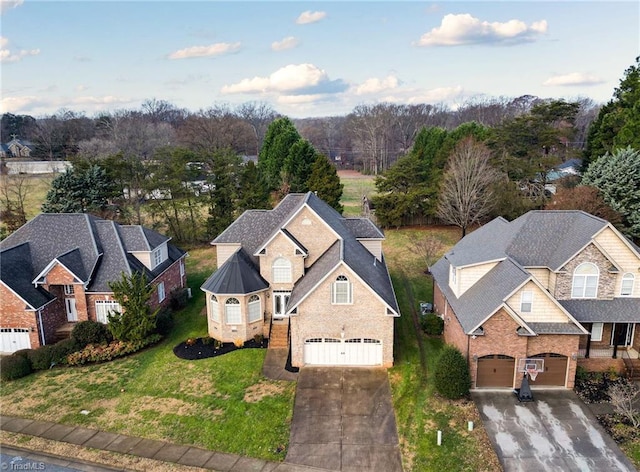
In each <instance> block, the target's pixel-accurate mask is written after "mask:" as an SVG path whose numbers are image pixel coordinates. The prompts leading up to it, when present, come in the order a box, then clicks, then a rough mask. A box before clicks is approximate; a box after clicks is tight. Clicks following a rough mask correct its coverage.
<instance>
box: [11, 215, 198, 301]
mask: <svg viewBox="0 0 640 472" xmlns="http://www.w3.org/2000/svg"><path fill="white" fill-rule="evenodd" d="M163 241H168V238H166V237H165V236H162V235H160V234H158V233H156V232H155V231H152V230H148V229H146V228H145V229H144V230H143V229H142V227H140V226H120V225H118V224H117V223H114V222H112V221H108V220H103V219H101V218H97V217H95V216H91V215H85V214H67V213H42V214H40V215H38V216H36V217H35V218H34V219H32V220H30V221H29V222H27V223H26V224H25V225H24V226H22V227H21V228H19V229H18V230H17V231H15V232H14V233H13V234H11V235H10V236H9V237H7V238H6V239H5V240H4V241H0V249H2V250H3V251H4V250H5V249H7V248H10V247H13V246H17V245H20V244H23V243H29V249H30V264H31V271H32V273H31V274H30V276H31V281H33V279H34V278H35V277H36V276H37V275H38V274H40V273H41V272H42V271H43V269H45V268H46V267H47V265H48V264H49V263H50V262H51V261H53V260H55V259H58V260H59V261H60V262H61V263H63V264H64V265H65V266H66V267H67V268H68V269H69V270H71V271H72V272H73V273H74V275H75V276H76V277H77V278H79V279H80V280H79V281H80V282H82V283H85V284H87V283H88V285H87V291H90V292H110V291H111V290H110V289H109V287H108V282H109V281H112V280H116V279H119V278H120V274H121V273H122V272H125V273H131V271H135V270H138V271H142V272H144V273H145V274H146V275H147V278H148V279H150V280H151V279H153V278H155V277H156V276H157V275H159V274H160V273H162V272H163V271H164V270H166V268H167V267H169V266H170V265H171V264H173V263H174V262H175V261H176V260H178V259H179V258H180V257H182V256H184V254H185V252H184V251H182V250H181V249H178V248H176V247H175V246H173V245H171V244H168V245H167V247H168V253H169V259H168V260H167V261H165V262H164V263H163V264H161V265H160V266H159V267H157V268H155V269H154V270H153V271H149V270H147V269H146V268H145V267H144V265H142V264H141V263H140V262H139V261H137V259H135V258H134V257H133V256H131V255H129V254H128V252H132V251H149V250H151V249H152V248H153V247H157V245H158V244H162V242H163ZM5 277H7V278H10V277H11V273H10V272H7V271H3V272H2V280H3V281H4V280H5Z"/></svg>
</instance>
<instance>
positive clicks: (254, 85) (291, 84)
mask: <svg viewBox="0 0 640 472" xmlns="http://www.w3.org/2000/svg"><path fill="white" fill-rule="evenodd" d="M346 88H347V86H346V84H344V83H343V82H342V81H341V80H339V79H338V80H331V79H330V78H329V75H328V74H327V72H326V71H325V70H323V69H320V68H318V67H316V66H315V65H313V64H289V65H288V66H285V67H282V68H280V69H278V70H277V71H275V72H273V73H272V74H270V75H269V76H268V77H253V78H251V79H242V80H241V81H240V82H237V83H235V84H231V85H225V86H224V87H222V93H228V94H230V93H276V92H277V93H288V94H291V95H308V94H316V93H337V92H342V91H344V90H346Z"/></svg>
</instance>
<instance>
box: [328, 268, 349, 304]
mask: <svg viewBox="0 0 640 472" xmlns="http://www.w3.org/2000/svg"><path fill="white" fill-rule="evenodd" d="M332 303H333V304H335V305H343V304H347V303H353V290H352V287H351V282H349V279H348V278H346V277H345V276H344V275H339V276H338V277H337V278H336V281H335V282H333V297H332Z"/></svg>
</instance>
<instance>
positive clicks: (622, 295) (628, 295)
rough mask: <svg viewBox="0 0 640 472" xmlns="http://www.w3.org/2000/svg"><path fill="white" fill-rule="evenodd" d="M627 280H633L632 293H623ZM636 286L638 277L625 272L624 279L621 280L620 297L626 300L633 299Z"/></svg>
mask: <svg viewBox="0 0 640 472" xmlns="http://www.w3.org/2000/svg"><path fill="white" fill-rule="evenodd" d="M627 276H629V277H627ZM625 278H626V279H627V280H629V279H631V291H630V292H629V293H623V289H624V282H625ZM635 284H636V276H635V275H634V274H633V273H632V272H625V273H624V274H622V279H621V280H620V296H621V297H625V298H627V297H632V296H633V289H634V288H635Z"/></svg>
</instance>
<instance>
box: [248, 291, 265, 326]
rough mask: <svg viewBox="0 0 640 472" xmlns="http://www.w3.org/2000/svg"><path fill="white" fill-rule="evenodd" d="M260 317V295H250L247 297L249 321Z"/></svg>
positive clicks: (257, 319)
mask: <svg viewBox="0 0 640 472" xmlns="http://www.w3.org/2000/svg"><path fill="white" fill-rule="evenodd" d="M261 319H262V309H261V308H260V297H259V296H258V295H251V297H249V323H253V322H254V321H259V320H261Z"/></svg>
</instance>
